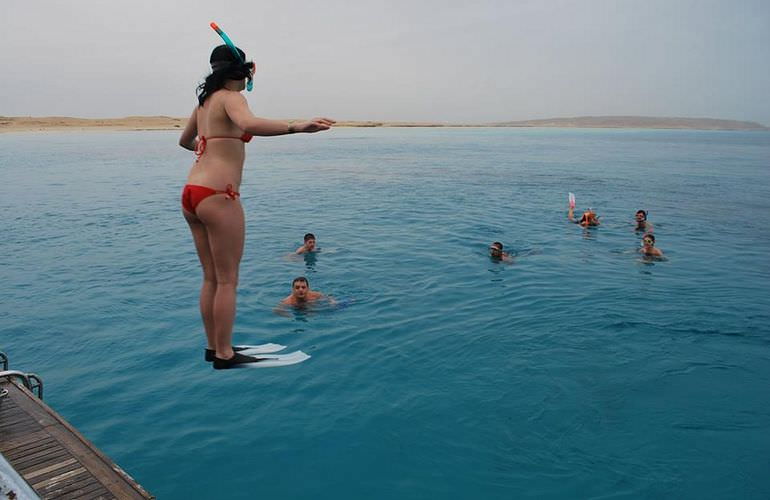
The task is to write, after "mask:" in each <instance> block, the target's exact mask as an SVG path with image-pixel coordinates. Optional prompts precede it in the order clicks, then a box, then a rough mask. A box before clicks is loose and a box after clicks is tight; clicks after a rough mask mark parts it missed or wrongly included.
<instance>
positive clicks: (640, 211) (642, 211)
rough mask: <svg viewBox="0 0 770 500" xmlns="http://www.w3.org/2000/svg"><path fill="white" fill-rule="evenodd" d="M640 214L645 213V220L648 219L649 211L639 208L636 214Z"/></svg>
mask: <svg viewBox="0 0 770 500" xmlns="http://www.w3.org/2000/svg"><path fill="white" fill-rule="evenodd" d="M639 214H642V215H644V220H647V212H645V211H644V210H637V211H636V215H639Z"/></svg>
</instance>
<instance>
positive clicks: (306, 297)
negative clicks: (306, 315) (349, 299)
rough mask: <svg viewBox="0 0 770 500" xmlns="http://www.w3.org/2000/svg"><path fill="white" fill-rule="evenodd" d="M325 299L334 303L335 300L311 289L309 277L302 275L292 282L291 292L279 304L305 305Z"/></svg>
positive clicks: (290, 305)
mask: <svg viewBox="0 0 770 500" xmlns="http://www.w3.org/2000/svg"><path fill="white" fill-rule="evenodd" d="M321 299H325V300H327V301H329V303H330V304H332V305H334V303H335V301H334V299H333V298H331V297H329V296H328V295H324V294H322V293H321V292H316V291H314V290H311V289H310V283H309V282H308V280H307V278H305V277H304V276H300V277H299V278H294V281H292V282H291V294H290V295H289V296H288V297H286V298H285V299H283V300H282V301H281V303H280V304H279V305H281V306H289V307H305V306H307V305H308V304H311V303H313V302H316V301H318V300H321Z"/></svg>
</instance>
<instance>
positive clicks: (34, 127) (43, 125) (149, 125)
mask: <svg viewBox="0 0 770 500" xmlns="http://www.w3.org/2000/svg"><path fill="white" fill-rule="evenodd" d="M185 123H187V118H176V117H171V116H127V117H124V118H73V117H69V116H41V117H34V116H0V133H2V132H45V131H50V130H76V131H86V130H174V129H181V128H184V125H185ZM337 126H338V127H565V128H566V127H571V128H647V129H660V128H663V129H698V130H770V128H768V127H765V126H763V125H760V124H759V123H755V122H741V121H735V120H718V119H714V118H658V117H648V116H579V117H575V118H548V119H545V120H525V121H516V122H500V123H446V122H444V123H440V122H380V121H339V122H337Z"/></svg>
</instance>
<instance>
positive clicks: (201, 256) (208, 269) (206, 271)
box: [182, 210, 217, 349]
mask: <svg viewBox="0 0 770 500" xmlns="http://www.w3.org/2000/svg"><path fill="white" fill-rule="evenodd" d="M182 213H183V215H184V218H185V220H187V224H189V226H190V232H192V235H193V241H194V242H195V250H196V251H197V253H198V260H200V263H201V268H202V269H203V284H202V285H201V295H200V304H199V306H200V312H201V319H202V320H203V328H204V329H205V330H206V344H207V345H206V348H207V349H214V348H215V337H214V295H215V294H216V291H217V278H216V274H215V272H214V259H213V258H212V256H211V248H210V247H209V237H208V231H206V226H204V225H203V223H202V222H201V220H200V219H198V217H196V216H195V215H194V214H191V213H190V212H188V211H186V210H182Z"/></svg>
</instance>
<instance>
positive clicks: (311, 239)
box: [294, 233, 316, 254]
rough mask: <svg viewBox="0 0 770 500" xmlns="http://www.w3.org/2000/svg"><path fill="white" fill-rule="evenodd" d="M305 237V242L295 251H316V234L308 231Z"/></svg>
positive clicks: (297, 252) (299, 252)
mask: <svg viewBox="0 0 770 500" xmlns="http://www.w3.org/2000/svg"><path fill="white" fill-rule="evenodd" d="M303 239H304V241H305V242H304V243H303V244H302V246H301V247H299V248H298V249H297V251H296V252H294V253H296V254H302V253H308V252H315V251H316V249H315V235H314V234H313V233H307V234H306V235H305V237H304V238H303Z"/></svg>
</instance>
